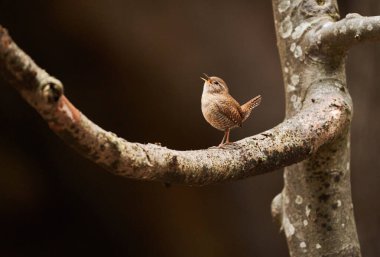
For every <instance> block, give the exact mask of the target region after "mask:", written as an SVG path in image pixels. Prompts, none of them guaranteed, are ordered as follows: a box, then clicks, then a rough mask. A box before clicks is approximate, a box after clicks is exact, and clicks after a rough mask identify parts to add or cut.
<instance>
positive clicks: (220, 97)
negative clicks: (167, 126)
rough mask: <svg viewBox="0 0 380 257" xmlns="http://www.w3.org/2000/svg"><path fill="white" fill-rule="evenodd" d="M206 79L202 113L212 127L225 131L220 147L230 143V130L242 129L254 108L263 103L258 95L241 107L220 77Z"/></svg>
mask: <svg viewBox="0 0 380 257" xmlns="http://www.w3.org/2000/svg"><path fill="white" fill-rule="evenodd" d="M204 75H205V77H206V78H202V77H201V79H202V80H204V85H203V93H202V99H201V103H202V113H203V116H204V118H205V119H206V121H207V122H208V123H210V125H211V126H213V127H214V128H216V129H219V130H221V131H224V136H223V139H222V142H221V143H220V144H219V146H223V145H225V144H229V143H230V130H231V129H233V128H236V127H241V126H242V124H243V122H244V121H245V120H246V119H247V118H248V117H249V115H250V114H251V112H252V110H253V108H255V107H257V106H258V105H259V104H260V102H261V96H260V95H258V96H256V97H254V98H252V99H251V100H249V101H248V102H246V103H245V104H243V105H240V104H239V103H238V102H237V101H236V100H235V99H234V98H233V97H232V96H231V95H230V93H229V91H228V87H227V84H226V82H224V81H223V80H222V79H221V78H218V77H214V76H213V77H209V76H207V75H206V74H204Z"/></svg>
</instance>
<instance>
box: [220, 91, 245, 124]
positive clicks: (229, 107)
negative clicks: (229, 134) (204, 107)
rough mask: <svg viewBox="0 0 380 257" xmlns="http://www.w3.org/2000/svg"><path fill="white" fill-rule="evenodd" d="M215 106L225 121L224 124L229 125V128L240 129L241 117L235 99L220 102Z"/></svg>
mask: <svg viewBox="0 0 380 257" xmlns="http://www.w3.org/2000/svg"><path fill="white" fill-rule="evenodd" d="M231 98H232V97H231ZM217 106H218V110H219V112H220V114H221V115H222V116H223V118H226V119H227V120H226V122H229V123H231V125H229V127H234V126H239V127H241V124H242V122H243V116H242V115H241V108H240V105H239V103H238V102H237V101H236V100H235V99H233V98H232V99H229V100H228V101H220V102H219V103H218V105H217Z"/></svg>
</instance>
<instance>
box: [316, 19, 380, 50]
mask: <svg viewBox="0 0 380 257" xmlns="http://www.w3.org/2000/svg"><path fill="white" fill-rule="evenodd" d="M314 36H315V37H316V39H315V41H316V42H317V44H318V45H320V46H322V47H323V48H327V49H331V50H334V49H336V48H341V49H342V48H343V49H345V50H346V49H348V48H350V47H352V46H354V45H356V44H358V43H361V42H364V41H379V40H380V16H373V17H363V16H361V15H359V14H357V13H350V14H347V16H346V18H344V19H341V20H340V21H337V22H331V21H328V22H326V23H324V24H323V26H322V27H321V28H320V30H319V31H318V32H317V33H315V34H314Z"/></svg>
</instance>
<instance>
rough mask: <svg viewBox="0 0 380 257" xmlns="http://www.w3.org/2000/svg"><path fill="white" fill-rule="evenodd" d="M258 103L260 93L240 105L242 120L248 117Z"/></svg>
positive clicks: (259, 101)
mask: <svg viewBox="0 0 380 257" xmlns="http://www.w3.org/2000/svg"><path fill="white" fill-rule="evenodd" d="M260 103H261V95H258V96H256V97H254V98H252V99H251V100H249V101H248V102H246V103H245V104H243V105H242V106H241V110H242V116H243V121H245V120H246V119H247V118H248V117H249V115H250V114H251V111H252V110H253V108H255V107H257V106H259V104H260Z"/></svg>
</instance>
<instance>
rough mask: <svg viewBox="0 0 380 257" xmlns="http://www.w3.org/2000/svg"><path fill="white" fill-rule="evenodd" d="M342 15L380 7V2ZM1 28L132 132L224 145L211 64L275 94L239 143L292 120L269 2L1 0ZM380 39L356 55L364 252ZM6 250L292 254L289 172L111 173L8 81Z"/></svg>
mask: <svg viewBox="0 0 380 257" xmlns="http://www.w3.org/2000/svg"><path fill="white" fill-rule="evenodd" d="M341 2H342V3H341V6H340V9H341V13H342V15H345V14H346V13H347V12H359V13H361V14H362V15H376V14H380V2H379V1H377V0H362V1H353V0H349V1H341ZM0 24H2V25H4V26H6V27H7V28H8V29H9V31H10V33H11V35H12V36H13V38H14V39H15V41H16V42H17V43H18V44H19V45H20V46H21V47H22V48H23V49H24V50H25V51H26V52H27V53H28V54H30V55H31V56H32V57H33V58H34V59H35V61H36V62H37V63H38V64H39V65H40V66H41V67H43V68H45V69H46V70H48V72H50V73H51V74H53V75H55V76H56V77H57V78H59V79H60V80H61V81H63V83H64V84H65V87H66V94H67V95H68V97H69V98H70V99H71V100H72V102H73V103H74V104H75V105H76V106H77V107H78V108H79V109H80V110H81V111H83V112H84V113H85V114H86V115H87V116H88V117H89V118H91V119H92V120H94V121H95V122H97V123H98V124H99V125H101V126H102V127H104V128H105V129H107V130H111V131H114V132H115V133H117V134H118V135H120V136H122V137H125V138H126V139H128V140H130V141H138V142H161V143H162V144H163V145H165V146H168V147H170V148H176V149H197V148H206V147H209V146H212V145H216V144H218V143H219V141H220V140H221V138H222V133H221V132H218V131H217V130H215V129H213V128H211V127H210V126H209V125H208V124H207V123H206V122H205V121H204V119H203V117H202V114H201V111H200V96H201V92H202V86H201V85H202V83H201V80H200V79H199V76H200V75H201V74H202V73H203V72H206V73H208V74H210V75H219V76H221V77H223V78H224V79H225V80H226V81H227V82H228V83H229V85H230V88H231V91H232V94H233V95H234V96H235V97H236V98H237V99H238V100H239V101H241V102H243V101H245V100H248V99H249V97H252V96H254V95H256V94H259V93H260V94H261V95H263V97H264V100H263V103H262V105H261V106H260V107H259V108H258V109H257V110H256V111H255V112H254V115H253V117H252V118H250V119H249V120H248V121H247V122H246V124H245V126H244V127H243V128H242V129H239V130H234V131H233V133H232V139H234V140H237V139H241V138H244V137H246V136H249V135H252V134H256V133H259V132H261V131H263V130H266V129H268V128H271V127H273V126H274V125H276V124H277V123H279V122H281V121H282V119H283V117H284V99H283V98H284V93H283V85H282V80H281V74H280V67H279V59H278V55H277V49H276V42H275V34H274V26H273V21H272V10H271V3H270V1H252V0H251V1H248V0H237V1H224V0H222V1H220V0H219V1H216V0H208V1H200V0H193V1H186V2H185V1H182V2H181V1H174V0H164V1H149V0H139V1H137V0H113V1H106V0H93V1H85V0H66V1H63V0H61V1H58V0H56V1H47V0H46V1H42V0H35V1H17V0H0ZM379 67H380V44H377V45H375V44H367V45H364V46H360V47H357V48H355V49H354V50H353V51H352V52H351V54H350V56H349V59H348V66H347V73H348V82H349V88H350V90H351V93H352V97H353V99H354V105H355V117H354V121H353V129H352V162H351V165H352V173H353V175H352V185H353V198H354V204H355V214H356V218H357V226H358V231H359V237H360V241H361V245H362V252H363V254H364V256H367V257H370V256H379V255H380V244H379V243H378V242H379V240H380V231H379V227H380V204H379V202H378V195H379V194H380V187H379V186H378V185H379V183H380V175H379V170H380V158H378V154H379V153H378V151H379V148H380V147H379V142H380V133H379V131H380V121H379V118H378V117H379V113H380V105H379V100H378V98H379V96H380V86H379V84H380V72H379ZM0 92H1V93H0V121H1V126H0V134H1V136H0V165H1V168H0V256H2V257H24V256H25V257H29V256H40V257H41V256H42V257H44V256H46V257H48V256H57V257H60V256H65V257H66V256H71V257H76V256H78V257H79V256H81V257H82V256H110V257H119V256H165V257H171V256H173V257H187V256H208V257H213V256H218V257H224V256H225V257H227V256H237V257H245V256H256V257H260V256H280V257H281V256H288V253H287V248H286V243H285V239H284V236H283V235H282V234H279V233H278V230H279V229H278V227H277V226H276V225H275V224H273V223H272V221H271V216H270V211H269V206H270V203H271V200H272V198H273V197H274V196H275V195H276V194H277V193H278V192H280V190H281V188H282V171H280V170H279V171H276V172H273V173H271V174H266V175H263V176H258V177H254V178H251V179H247V180H245V181H239V182H234V183H227V184H223V185H215V186H207V187H200V188H198V187H186V186H172V187H171V188H169V189H167V188H165V187H164V186H162V185H160V184H158V183H142V182H138V181H131V180H127V179H122V178H120V177H115V176H113V175H110V174H108V173H106V172H104V170H102V169H101V168H99V167H97V166H95V165H94V164H92V163H90V162H89V161H87V160H85V159H83V158H82V157H81V156H79V155H77V154H76V153H75V152H74V151H72V150H71V149H69V148H68V147H67V146H66V145H64V144H63V143H62V142H61V141H60V140H59V139H58V138H57V137H56V136H55V135H54V134H53V133H52V132H51V131H50V130H49V129H48V127H47V125H46V124H45V123H44V122H43V121H42V120H41V119H40V117H39V116H38V115H37V114H36V113H35V112H34V110H32V109H31V108H30V107H29V106H27V105H26V103H25V102H24V101H23V100H22V99H21V98H20V96H19V95H18V93H17V92H16V91H15V90H14V89H12V88H11V87H9V86H8V85H7V84H6V83H4V81H2V80H0Z"/></svg>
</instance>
